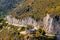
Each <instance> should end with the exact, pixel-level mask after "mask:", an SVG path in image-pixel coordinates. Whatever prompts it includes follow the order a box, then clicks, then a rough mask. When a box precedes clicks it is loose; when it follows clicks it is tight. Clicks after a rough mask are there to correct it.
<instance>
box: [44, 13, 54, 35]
mask: <svg viewBox="0 0 60 40" xmlns="http://www.w3.org/2000/svg"><path fill="white" fill-rule="evenodd" d="M43 23H44V29H45V31H46V33H47V35H50V34H53V32H54V30H53V29H54V28H53V24H52V23H53V18H51V17H50V15H49V14H47V16H46V17H44V19H43Z"/></svg>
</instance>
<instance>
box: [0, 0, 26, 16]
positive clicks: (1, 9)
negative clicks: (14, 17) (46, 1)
mask: <svg viewBox="0 0 60 40" xmlns="http://www.w3.org/2000/svg"><path fill="white" fill-rule="evenodd" d="M24 1H25V0H0V15H5V14H9V12H10V11H12V10H13V9H14V8H16V7H17V6H18V5H19V4H21V3H22V2H24Z"/></svg>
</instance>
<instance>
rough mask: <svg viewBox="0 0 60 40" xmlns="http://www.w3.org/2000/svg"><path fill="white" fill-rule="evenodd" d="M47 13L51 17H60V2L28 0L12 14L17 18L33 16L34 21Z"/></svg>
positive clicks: (54, 0) (59, 0) (53, 0)
mask: <svg viewBox="0 0 60 40" xmlns="http://www.w3.org/2000/svg"><path fill="white" fill-rule="evenodd" d="M47 13H49V14H51V16H52V15H54V16H55V15H60V0H26V1H25V3H23V4H22V5H21V6H20V7H16V10H15V11H13V12H12V13H11V14H12V15H13V16H15V17H16V18H23V17H27V16H31V17H33V18H34V19H40V18H41V17H43V16H45V15H46V14H47ZM14 14H15V15H14ZM52 17H53V16H52Z"/></svg>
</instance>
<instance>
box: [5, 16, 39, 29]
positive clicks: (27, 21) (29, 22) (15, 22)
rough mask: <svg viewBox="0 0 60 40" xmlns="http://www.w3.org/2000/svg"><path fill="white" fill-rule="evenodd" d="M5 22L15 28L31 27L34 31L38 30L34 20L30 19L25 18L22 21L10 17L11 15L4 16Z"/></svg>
mask: <svg viewBox="0 0 60 40" xmlns="http://www.w3.org/2000/svg"><path fill="white" fill-rule="evenodd" d="M5 19H6V20H7V22H8V23H9V24H11V25H15V26H26V25H32V26H33V27H34V29H37V28H38V26H39V25H38V22H36V20H34V19H33V18H31V17H26V18H23V19H16V18H14V17H12V16H11V15H8V16H6V18H5Z"/></svg>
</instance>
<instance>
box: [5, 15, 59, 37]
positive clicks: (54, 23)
mask: <svg viewBox="0 0 60 40" xmlns="http://www.w3.org/2000/svg"><path fill="white" fill-rule="evenodd" d="M6 20H7V22H8V23H9V24H11V25H15V26H27V25H32V26H34V28H35V29H37V28H39V26H43V27H42V28H43V29H44V30H45V31H46V34H47V35H49V36H51V35H55V33H56V34H57V35H59V34H60V17H59V16H55V17H54V18H52V17H51V16H50V14H47V15H46V16H45V17H44V18H43V20H42V21H39V22H37V21H36V20H34V19H33V18H31V17H25V18H23V19H16V18H14V17H12V16H11V15H8V16H6ZM41 24H42V25H41ZM57 35H56V36H57Z"/></svg>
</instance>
